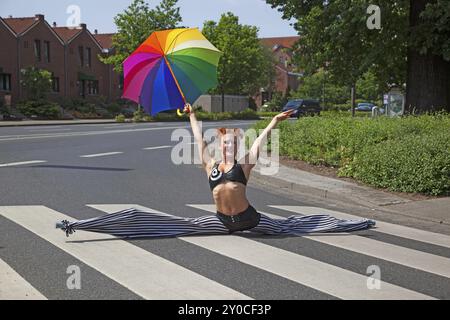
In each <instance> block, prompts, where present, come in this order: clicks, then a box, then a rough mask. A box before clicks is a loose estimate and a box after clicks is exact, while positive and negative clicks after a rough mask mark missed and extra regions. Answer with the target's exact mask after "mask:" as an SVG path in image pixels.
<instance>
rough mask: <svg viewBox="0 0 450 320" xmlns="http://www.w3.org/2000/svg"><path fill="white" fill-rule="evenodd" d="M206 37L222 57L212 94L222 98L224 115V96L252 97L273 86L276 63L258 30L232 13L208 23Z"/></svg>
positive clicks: (205, 24) (206, 22) (205, 31)
mask: <svg viewBox="0 0 450 320" xmlns="http://www.w3.org/2000/svg"><path fill="white" fill-rule="evenodd" d="M202 31H203V34H204V35H205V37H206V38H207V39H208V40H209V41H211V43H212V44H214V45H215V46H216V47H217V48H218V49H219V50H221V51H222V52H223V56H222V58H221V60H220V62H219V66H218V83H219V84H218V86H217V88H216V89H213V90H212V91H211V92H212V93H219V94H221V95H222V111H224V108H225V105H224V101H225V100H224V99H225V98H224V97H225V94H237V95H244V94H245V95H252V94H254V93H255V92H257V91H258V90H259V88H261V87H265V86H266V85H267V84H268V83H269V82H270V76H271V74H272V73H271V70H270V68H273V60H271V59H269V58H268V56H269V55H268V54H267V52H265V51H264V48H263V47H262V45H261V44H260V42H259V39H258V28H256V27H254V26H249V25H241V24H240V23H239V18H238V17H237V16H235V15H233V14H232V13H231V12H228V13H226V14H223V15H222V16H221V18H220V21H219V22H218V23H217V22H215V21H205V23H204V25H203V30H202Z"/></svg>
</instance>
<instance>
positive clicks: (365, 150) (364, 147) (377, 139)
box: [254, 113, 450, 195]
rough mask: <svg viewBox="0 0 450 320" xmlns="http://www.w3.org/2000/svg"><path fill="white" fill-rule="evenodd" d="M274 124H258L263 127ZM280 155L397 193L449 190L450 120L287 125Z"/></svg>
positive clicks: (329, 120) (341, 119)
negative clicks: (330, 168) (324, 167)
mask: <svg viewBox="0 0 450 320" xmlns="http://www.w3.org/2000/svg"><path fill="white" fill-rule="evenodd" d="M269 121H270V120H265V121H261V122H258V123H257V124H256V125H255V126H254V127H255V129H262V128H264V127H265V126H266V125H267V124H268V123H269ZM279 129H280V155H285V156H289V157H290V158H292V159H298V160H303V161H306V162H308V163H311V164H321V165H327V166H333V167H337V168H339V171H338V172H339V175H341V176H348V177H353V178H355V179H358V180H360V181H363V182H366V183H368V184H371V185H375V186H378V187H385V188H389V189H390V190H396V191H405V192H406V191H407V192H422V193H427V194H433V195H435V194H445V193H448V192H449V189H448V185H449V184H450V182H449V168H450V154H449V152H450V146H449V141H450V116H449V115H448V114H442V113H440V114H434V115H432V114H428V115H422V116H408V117H402V118H397V119H395V118H394V119H393V118H386V117H378V118H375V119H371V118H366V117H361V118H352V117H348V116H337V114H335V115H334V116H324V117H320V118H318V117H312V118H301V119H300V120H298V121H294V122H283V123H281V124H280V125H279Z"/></svg>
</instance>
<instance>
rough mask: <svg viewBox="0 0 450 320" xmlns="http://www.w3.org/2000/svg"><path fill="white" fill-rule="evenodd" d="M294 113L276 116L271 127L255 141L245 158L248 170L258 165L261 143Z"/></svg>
mask: <svg viewBox="0 0 450 320" xmlns="http://www.w3.org/2000/svg"><path fill="white" fill-rule="evenodd" d="M294 111H295V110H288V111H285V112H282V113H280V114H278V115H276V116H275V117H273V119H272V121H271V122H270V123H269V125H268V126H267V127H266V128H265V129H264V131H263V132H262V133H261V134H260V135H259V136H258V138H256V139H255V141H254V142H253V145H252V147H251V148H250V151H249V152H248V154H247V156H246V157H245V164H244V165H245V167H246V169H247V170H251V169H252V168H253V167H254V166H255V165H256V161H257V160H258V158H259V149H260V148H261V143H262V142H263V141H264V139H265V138H266V137H267V135H268V134H269V132H270V131H272V129H274V128H275V127H276V126H277V125H278V123H280V122H281V121H284V120H286V119H288V118H289V117H290V116H291V114H292V113H293V112H294Z"/></svg>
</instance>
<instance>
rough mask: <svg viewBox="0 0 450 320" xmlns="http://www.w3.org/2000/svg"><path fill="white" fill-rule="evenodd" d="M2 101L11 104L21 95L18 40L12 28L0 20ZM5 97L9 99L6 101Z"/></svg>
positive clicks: (0, 96) (0, 82)
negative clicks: (19, 87)
mask: <svg viewBox="0 0 450 320" xmlns="http://www.w3.org/2000/svg"><path fill="white" fill-rule="evenodd" d="M0 43H1V44H2V50H0V99H4V100H8V101H7V104H9V103H11V97H12V96H14V97H17V96H18V95H19V91H18V86H17V85H16V84H17V83H18V80H17V76H18V70H19V68H18V61H17V39H16V34H15V32H14V31H13V30H12V29H11V27H10V26H9V25H8V24H7V23H6V22H5V21H4V20H3V19H2V18H0ZM5 96H7V97H8V98H7V99H5Z"/></svg>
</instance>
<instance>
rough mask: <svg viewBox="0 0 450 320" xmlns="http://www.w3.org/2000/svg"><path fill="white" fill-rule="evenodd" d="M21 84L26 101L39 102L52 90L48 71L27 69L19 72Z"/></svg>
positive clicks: (50, 76) (33, 68)
mask: <svg viewBox="0 0 450 320" xmlns="http://www.w3.org/2000/svg"><path fill="white" fill-rule="evenodd" d="M21 73H22V79H21V84H22V86H23V88H24V89H25V90H26V93H27V97H28V99H31V100H41V99H44V98H46V96H47V94H48V93H49V92H50V91H51V89H52V74H51V72H50V71H47V70H43V69H38V68H35V67H28V68H26V69H22V70H21Z"/></svg>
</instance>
